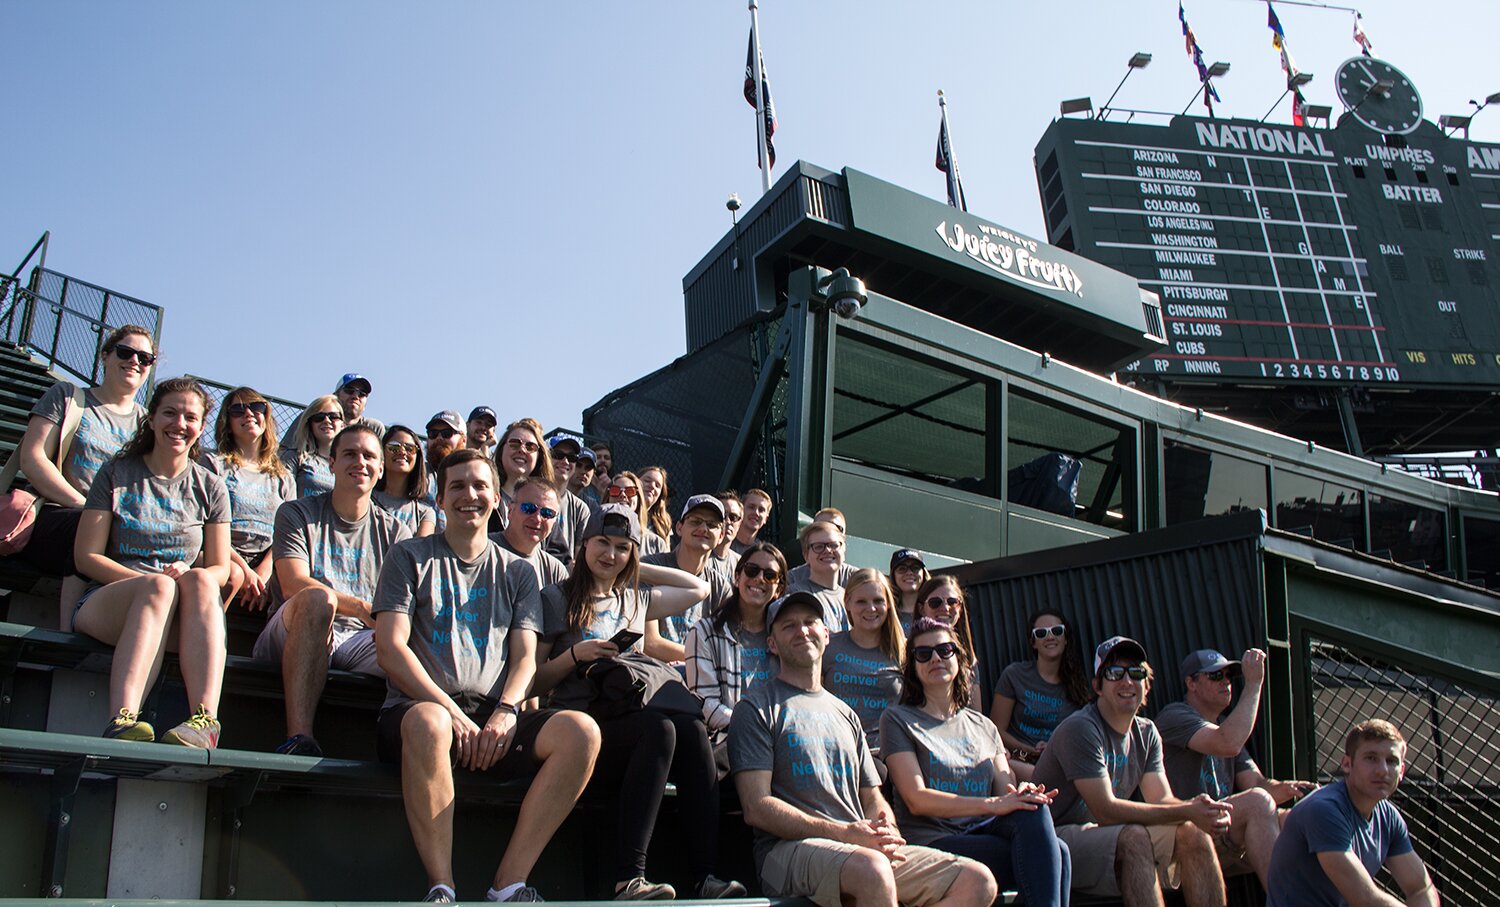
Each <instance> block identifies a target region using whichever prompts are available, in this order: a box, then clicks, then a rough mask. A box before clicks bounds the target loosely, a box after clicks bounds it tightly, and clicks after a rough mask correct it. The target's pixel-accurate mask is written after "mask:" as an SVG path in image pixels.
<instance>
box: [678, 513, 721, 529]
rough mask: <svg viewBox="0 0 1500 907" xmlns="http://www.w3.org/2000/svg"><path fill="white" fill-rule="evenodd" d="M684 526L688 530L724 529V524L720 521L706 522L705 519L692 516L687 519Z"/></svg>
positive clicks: (683, 522)
mask: <svg viewBox="0 0 1500 907" xmlns="http://www.w3.org/2000/svg"><path fill="white" fill-rule="evenodd" d="M682 524H683V525H684V526H686V527H687V528H689V529H704V528H707V529H723V528H724V524H723V523H721V522H719V521H718V520H705V519H704V518H703V517H699V516H690V517H688V518H687V519H685V520H683V521H682Z"/></svg>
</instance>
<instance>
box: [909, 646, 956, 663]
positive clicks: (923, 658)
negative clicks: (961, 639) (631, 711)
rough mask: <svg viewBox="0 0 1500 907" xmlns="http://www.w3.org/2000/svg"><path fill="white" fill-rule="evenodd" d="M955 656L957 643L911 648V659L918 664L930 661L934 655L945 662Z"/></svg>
mask: <svg viewBox="0 0 1500 907" xmlns="http://www.w3.org/2000/svg"><path fill="white" fill-rule="evenodd" d="M957 654H958V643H953V642H940V643H938V644H937V645H935V646H912V650H911V657H912V658H915V659H916V660H917V663H918V664H926V663H927V662H929V661H932V656H934V655H936V656H937V657H938V658H941V659H942V660H944V661H947V660H948V659H950V658H952V657H954V656H955V655H957Z"/></svg>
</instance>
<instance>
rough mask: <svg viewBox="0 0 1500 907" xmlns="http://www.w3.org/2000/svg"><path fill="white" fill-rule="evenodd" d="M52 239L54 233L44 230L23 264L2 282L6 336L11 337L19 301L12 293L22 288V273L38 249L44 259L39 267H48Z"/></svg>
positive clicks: (0, 294)
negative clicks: (13, 316) (12, 323)
mask: <svg viewBox="0 0 1500 907" xmlns="http://www.w3.org/2000/svg"><path fill="white" fill-rule="evenodd" d="M51 239H52V231H51V230H43V231H42V235H41V236H40V237H39V238H38V239H37V241H36V242H34V243H32V245H31V251H29V252H27V253H26V257H25V258H23V259H21V263H20V264H18V265H16V269H15V270H14V271H12V272H10V276H8V277H6V278H4V279H3V280H0V300H3V301H4V302H5V309H4V311H0V321H4V322H5V334H6V336H9V335H10V323H11V321H12V320H13V319H12V313H13V312H14V311H15V308H16V301H17V300H16V298H15V296H14V295H13V292H12V291H13V290H14V289H15V288H16V287H18V286H20V281H21V272H22V271H24V270H26V263H27V262H29V261H31V256H33V255H35V254H36V253H37V250H38V249H40V250H41V253H42V257H41V259H40V260H39V261H38V262H37V267H38V268H45V267H47V244H48V242H49V241H50V240H51Z"/></svg>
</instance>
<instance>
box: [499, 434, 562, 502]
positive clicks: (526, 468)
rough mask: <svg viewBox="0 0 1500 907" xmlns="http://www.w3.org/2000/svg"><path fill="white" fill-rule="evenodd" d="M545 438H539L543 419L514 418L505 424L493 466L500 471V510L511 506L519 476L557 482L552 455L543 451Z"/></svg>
mask: <svg viewBox="0 0 1500 907" xmlns="http://www.w3.org/2000/svg"><path fill="white" fill-rule="evenodd" d="M546 449H547V442H546V441H544V440H543V439H542V423H540V422H538V421H537V420H535V419H531V418H526V419H517V420H516V421H514V422H512V423H510V424H509V425H507V426H505V434H503V435H501V436H500V443H499V444H496V445H495V469H496V470H497V471H499V473H500V508H499V509H500V510H501V511H504V510H506V509H507V508H509V507H510V503H511V501H514V500H515V498H516V486H517V485H519V484H520V483H521V480H522V479H525V478H529V477H531V476H541V477H542V478H543V479H546V480H547V484H548V485H556V484H557V477H556V476H555V475H553V474H552V457H551V456H546V455H543V452H544V451H545V450H546Z"/></svg>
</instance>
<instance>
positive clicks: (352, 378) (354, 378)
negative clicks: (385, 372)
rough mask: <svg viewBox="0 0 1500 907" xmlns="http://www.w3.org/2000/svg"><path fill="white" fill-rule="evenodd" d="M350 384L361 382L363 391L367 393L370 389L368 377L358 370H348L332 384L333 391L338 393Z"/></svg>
mask: <svg viewBox="0 0 1500 907" xmlns="http://www.w3.org/2000/svg"><path fill="white" fill-rule="evenodd" d="M351 384H363V385H364V386H365V393H367V394H368V393H369V392H370V391H371V387H370V379H369V378H366V377H365V376H364V375H361V374H360V373H359V372H349V373H348V374H347V375H345V376H344V377H342V378H340V379H339V383H338V384H335V385H334V386H333V392H334V393H338V392H339V391H341V390H343V389H344V388H346V387H348V386H349V385H351Z"/></svg>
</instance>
